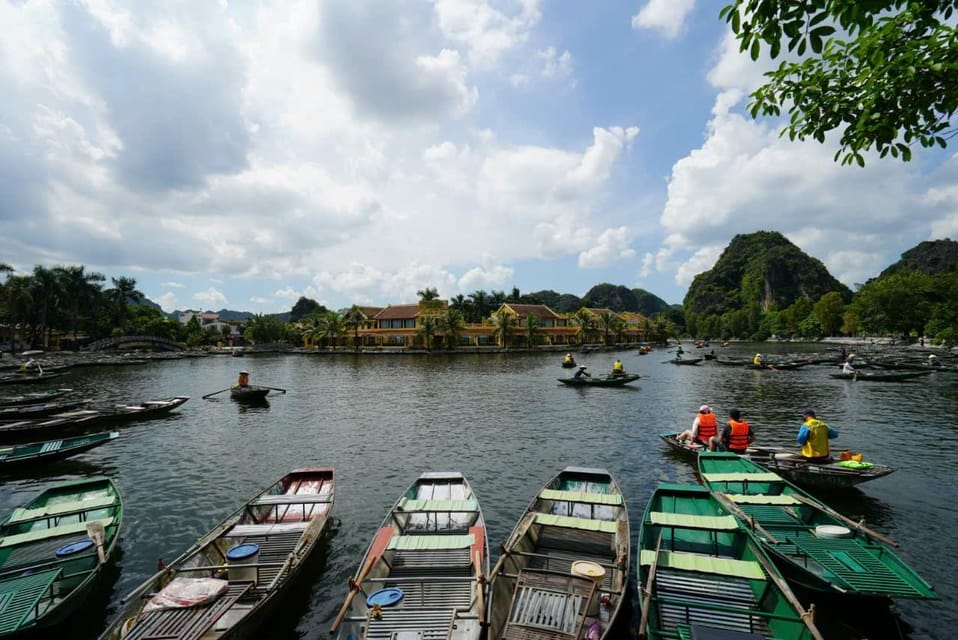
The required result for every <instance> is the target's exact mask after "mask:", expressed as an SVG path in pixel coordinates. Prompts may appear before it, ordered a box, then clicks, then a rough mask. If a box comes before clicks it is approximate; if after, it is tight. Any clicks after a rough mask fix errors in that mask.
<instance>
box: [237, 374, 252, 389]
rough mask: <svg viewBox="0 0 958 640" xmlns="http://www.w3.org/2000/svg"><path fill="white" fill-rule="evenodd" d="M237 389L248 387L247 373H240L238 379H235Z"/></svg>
mask: <svg viewBox="0 0 958 640" xmlns="http://www.w3.org/2000/svg"><path fill="white" fill-rule="evenodd" d="M236 386H237V387H248V386H249V371H240V372H239V378H237V379H236Z"/></svg>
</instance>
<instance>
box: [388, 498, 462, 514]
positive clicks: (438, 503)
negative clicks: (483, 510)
mask: <svg viewBox="0 0 958 640" xmlns="http://www.w3.org/2000/svg"><path fill="white" fill-rule="evenodd" d="M396 510H397V511H405V512H406V513H415V512H420V513H471V512H474V511H478V510H479V503H478V502H476V501H475V500H413V499H410V498H403V499H402V500H400V501H399V504H398V505H397V506H396Z"/></svg>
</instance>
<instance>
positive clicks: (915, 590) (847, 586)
mask: <svg viewBox="0 0 958 640" xmlns="http://www.w3.org/2000/svg"><path fill="white" fill-rule="evenodd" d="M698 464H699V474H700V475H701V476H702V481H703V482H704V483H705V484H706V486H708V487H709V488H710V489H712V490H713V491H716V492H721V493H720V494H719V498H720V499H721V500H722V501H723V502H725V503H726V505H727V506H728V507H729V509H731V510H732V511H734V512H735V514H736V515H737V516H738V517H739V518H740V519H742V520H744V521H746V522H747V523H748V524H749V525H750V526H751V527H752V528H753V533H754V535H756V537H758V539H759V540H760V541H761V542H762V544H763V545H764V546H765V548H766V550H768V552H769V553H770V554H771V555H772V557H773V558H775V560H776V561H777V562H779V568H780V569H781V570H782V572H783V573H784V574H785V576H786V577H787V578H788V579H790V580H793V581H795V582H797V583H799V584H801V585H803V586H806V587H808V588H810V589H816V590H821V591H830V592H833V593H840V594H849V595H859V596H866V597H881V598H915V599H937V598H938V596H937V594H936V593H935V591H934V589H932V587H931V586H930V585H929V584H928V583H927V582H925V581H924V579H922V577H921V576H919V575H918V573H916V572H915V570H914V569H912V568H911V567H909V566H908V565H907V564H905V562H904V561H903V560H902V559H901V558H899V557H898V555H897V554H896V553H895V552H894V551H892V550H891V546H894V544H895V543H893V542H891V541H890V540H888V539H887V538H885V537H884V536H882V535H880V534H878V533H876V532H874V531H871V530H870V529H868V528H867V527H866V526H865V525H864V523H863V522H860V523H856V522H853V521H852V520H849V519H848V518H846V517H845V516H842V515H841V514H840V513H838V512H837V511H835V510H833V509H831V508H830V507H828V506H826V505H825V504H823V503H821V502H819V501H818V500H816V499H815V498H813V497H811V496H810V495H808V494H807V493H805V492H803V491H802V490H801V489H799V488H798V487H796V486H795V485H793V484H791V483H789V482H788V481H786V480H785V479H783V478H782V477H781V476H780V475H778V474H776V473H773V472H771V471H768V470H766V469H764V468H762V467H760V466H759V465H757V464H755V463H754V462H751V461H750V460H746V459H744V458H741V457H739V456H737V455H735V454H733V453H701V454H699V460H698Z"/></svg>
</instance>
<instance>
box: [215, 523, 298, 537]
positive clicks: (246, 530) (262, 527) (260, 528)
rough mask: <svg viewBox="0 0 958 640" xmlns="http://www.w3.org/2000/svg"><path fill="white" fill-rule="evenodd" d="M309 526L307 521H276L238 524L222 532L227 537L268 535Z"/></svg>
mask: <svg viewBox="0 0 958 640" xmlns="http://www.w3.org/2000/svg"><path fill="white" fill-rule="evenodd" d="M308 526H309V521H299V522H276V523H266V524H238V525H236V526H234V527H233V528H231V529H230V530H229V531H227V532H226V533H225V534H224V537H227V538H238V537H249V536H269V535H276V534H279V533H291V532H302V531H305V530H306V527H308Z"/></svg>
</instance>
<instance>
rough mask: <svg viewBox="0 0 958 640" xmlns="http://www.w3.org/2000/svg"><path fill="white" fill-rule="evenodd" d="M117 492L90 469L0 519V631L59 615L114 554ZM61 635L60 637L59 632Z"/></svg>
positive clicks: (53, 620) (35, 627)
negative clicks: (90, 474)
mask: <svg viewBox="0 0 958 640" xmlns="http://www.w3.org/2000/svg"><path fill="white" fill-rule="evenodd" d="M122 521H123V504H122V500H121V497H120V492H119V490H118V489H117V487H116V485H115V484H114V483H113V481H112V480H110V479H109V478H106V477H103V476H94V477H91V478H86V479H84V480H74V481H70V482H63V483H60V484H56V485H54V486H52V487H50V488H49V489H47V490H46V491H44V492H43V493H41V494H40V495H39V496H37V497H36V498H34V499H33V500H31V501H30V502H28V503H26V504H25V505H23V506H22V507H19V508H17V509H15V510H14V511H13V513H11V514H10V515H9V516H7V518H6V519H5V520H4V521H3V523H2V524H0V603H2V608H0V612H2V614H3V615H2V616H0V637H7V636H12V635H17V634H23V633H28V632H33V631H40V630H48V629H49V628H50V627H54V626H56V625H58V624H60V623H62V622H64V621H65V620H66V619H67V618H68V616H69V615H70V614H71V613H73V612H74V611H76V610H77V608H78V607H79V606H80V605H81V604H82V603H83V600H84V597H85V596H86V594H88V593H90V591H91V590H92V589H93V588H94V586H95V584H96V582H97V581H98V578H99V576H100V575H102V569H103V567H104V566H106V565H107V563H109V562H110V561H111V560H112V558H113V552H114V550H115V548H116V544H117V540H118V537H119V532H120V526H121V524H122ZM62 637H66V636H62Z"/></svg>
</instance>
